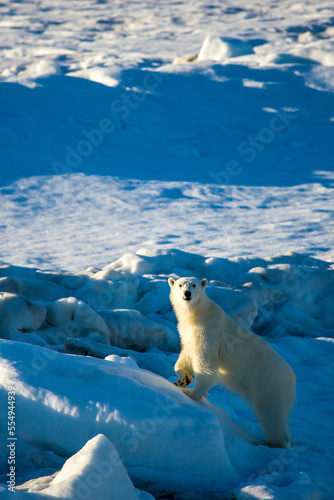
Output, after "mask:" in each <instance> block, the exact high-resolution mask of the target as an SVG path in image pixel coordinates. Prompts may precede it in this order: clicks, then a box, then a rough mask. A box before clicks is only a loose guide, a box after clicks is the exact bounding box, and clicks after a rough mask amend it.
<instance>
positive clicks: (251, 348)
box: [168, 278, 295, 447]
mask: <svg viewBox="0 0 334 500" xmlns="http://www.w3.org/2000/svg"><path fill="white" fill-rule="evenodd" d="M168 283H169V285H170V287H171V290H170V299H171V302H172V305H173V308H174V311H175V314H176V316H177V319H178V330H179V334H180V338H181V344H182V349H181V353H180V356H179V359H178V360H177V362H176V365H175V372H176V374H177V376H178V377H179V381H178V382H176V385H181V386H186V385H189V383H190V382H191V380H192V376H193V375H195V388H194V389H182V390H183V392H184V393H185V394H187V396H189V397H191V398H192V399H195V400H197V399H200V398H201V397H206V396H207V395H208V390H209V389H210V387H212V386H213V385H214V384H216V383H217V382H222V383H223V384H224V385H225V386H226V387H227V388H228V389H230V390H231V391H233V392H236V393H238V394H240V395H241V396H243V397H244V398H245V399H246V400H247V401H248V402H249V403H250V405H251V406H252V408H253V410H254V412H255V414H256V415H257V417H258V419H259V420H260V422H261V425H262V427H263V429H264V431H265V433H266V435H267V441H266V442H265V444H267V445H268V446H278V447H286V446H289V444H290V429H289V425H288V418H289V411H290V408H291V406H292V405H293V402H294V399H295V375H294V372H293V370H292V368H291V367H290V366H289V365H288V363H286V361H284V359H283V358H282V357H281V356H280V355H279V354H277V352H276V351H275V350H274V349H273V348H272V347H271V346H270V345H269V344H268V343H267V342H265V341H264V340H263V339H262V338H260V337H258V336H257V335H255V334H254V333H251V332H250V331H248V330H247V329H246V328H243V327H242V326H240V325H238V323H236V322H235V321H233V320H232V319H231V318H230V317H229V316H227V315H226V314H225V313H224V311H223V310H222V308H221V307H220V306H219V305H218V304H216V303H215V302H213V301H212V300H211V299H210V298H209V297H208V296H207V295H206V292H205V290H204V289H205V287H206V285H207V280H206V279H204V280H201V281H200V280H198V279H196V278H181V279H178V280H176V281H175V280H174V279H173V278H169V280H168ZM189 292H190V294H191V295H190V297H189ZM187 295H188V299H189V298H190V300H185V299H186V298H187V297H186V296H187Z"/></svg>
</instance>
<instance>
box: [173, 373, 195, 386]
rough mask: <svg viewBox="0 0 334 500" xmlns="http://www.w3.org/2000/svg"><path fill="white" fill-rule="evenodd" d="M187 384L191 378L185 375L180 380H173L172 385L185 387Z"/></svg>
mask: <svg viewBox="0 0 334 500" xmlns="http://www.w3.org/2000/svg"><path fill="white" fill-rule="evenodd" d="M189 384H191V379H190V378H189V377H188V376H187V375H186V376H185V377H183V378H182V379H181V380H177V381H176V382H174V385H176V386H177V387H187V386H188V385H189Z"/></svg>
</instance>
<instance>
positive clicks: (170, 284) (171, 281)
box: [168, 278, 175, 288]
mask: <svg viewBox="0 0 334 500" xmlns="http://www.w3.org/2000/svg"><path fill="white" fill-rule="evenodd" d="M174 283H175V280H173V278H168V284H169V286H170V287H171V288H172V286H174Z"/></svg>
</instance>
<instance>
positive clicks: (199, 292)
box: [168, 278, 208, 307]
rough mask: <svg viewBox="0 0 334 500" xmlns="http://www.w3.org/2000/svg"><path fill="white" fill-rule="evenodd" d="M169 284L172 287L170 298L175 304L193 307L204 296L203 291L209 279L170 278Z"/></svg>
mask: <svg viewBox="0 0 334 500" xmlns="http://www.w3.org/2000/svg"><path fill="white" fill-rule="evenodd" d="M168 284H169V286H170V288H171V291H170V298H171V302H172V304H173V306H177V305H181V304H184V305H188V306H190V307H191V306H195V305H196V304H197V303H198V301H199V300H200V299H201V298H202V297H203V291H204V288H205V287H206V285H207V284H208V280H207V279H203V280H198V279H197V278H180V279H178V280H174V279H173V278H169V280H168Z"/></svg>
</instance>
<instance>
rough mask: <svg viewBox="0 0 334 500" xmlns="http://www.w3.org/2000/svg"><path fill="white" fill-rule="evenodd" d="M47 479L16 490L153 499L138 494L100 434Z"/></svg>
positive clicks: (108, 498) (103, 498)
mask: <svg viewBox="0 0 334 500" xmlns="http://www.w3.org/2000/svg"><path fill="white" fill-rule="evenodd" d="M42 479H44V481H43V482H42ZM49 481H50V478H49V477H46V478H40V479H38V480H37V481H36V480H32V481H29V483H27V484H25V485H22V486H21V487H20V488H19V490H21V491H22V490H23V491H28V492H36V491H38V492H42V494H43V495H49V496H52V497H57V498H69V499H73V498H82V499H83V498H85V499H86V500H89V499H94V498H98V499H99V500H120V499H121V498H124V499H125V498H126V499H127V500H139V499H142V500H144V499H146V500H150V499H153V497H152V496H151V495H150V494H149V493H143V492H140V494H139V495H138V493H137V491H136V489H135V487H134V486H133V484H132V482H131V480H130V478H129V475H128V473H127V471H126V468H125V467H124V465H123V463H122V461H121V459H120V458H119V456H118V453H117V451H116V448H115V447H114V445H113V444H112V442H111V441H110V440H109V439H108V438H106V437H105V436H104V435H103V434H99V435H97V436H95V437H94V438H93V439H90V440H89V441H88V442H87V443H86V444H85V446H84V447H83V448H82V449H81V450H80V451H78V453H76V454H75V455H73V456H72V457H71V458H69V459H68V460H67V461H66V462H65V464H64V466H63V468H62V469H61V470H60V471H59V472H58V473H57V474H56V475H55V477H54V478H53V479H52V480H51V482H49Z"/></svg>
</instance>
